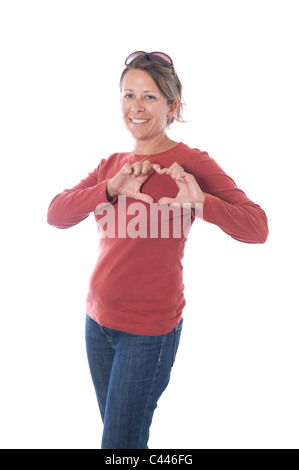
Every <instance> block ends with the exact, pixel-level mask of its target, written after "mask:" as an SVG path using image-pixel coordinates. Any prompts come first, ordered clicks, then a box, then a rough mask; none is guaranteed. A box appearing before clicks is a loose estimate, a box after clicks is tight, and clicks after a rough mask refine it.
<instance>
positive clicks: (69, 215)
mask: <svg viewBox="0 0 299 470" xmlns="http://www.w3.org/2000/svg"><path fill="white" fill-rule="evenodd" d="M105 162H106V159H102V161H101V163H100V165H99V166H98V167H97V168H96V169H95V170H94V171H92V172H91V173H89V174H88V176H87V178H85V179H83V180H81V182H80V183H79V184H77V185H76V186H74V187H73V188H72V189H65V190H64V191H63V192H62V193H60V194H58V195H57V196H55V197H54V199H53V200H52V201H51V203H50V206H49V208H48V216H47V221H48V224H50V225H53V226H54V227H56V228H61V229H63V228H69V227H73V226H74V225H76V224H78V223H79V222H81V221H82V220H84V219H86V218H87V217H88V216H89V214H90V213H91V212H94V210H95V209H96V206H97V205H98V204H100V203H103V202H107V204H108V203H113V202H115V201H116V198H114V199H113V200H108V199H107V193H106V186H107V181H108V178H105V179H103V180H101V181H100V182H98V180H99V179H100V178H99V174H100V171H101V167H102V166H103V165H104V164H105Z"/></svg>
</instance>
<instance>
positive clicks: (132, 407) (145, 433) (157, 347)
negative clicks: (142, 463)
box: [85, 315, 183, 449]
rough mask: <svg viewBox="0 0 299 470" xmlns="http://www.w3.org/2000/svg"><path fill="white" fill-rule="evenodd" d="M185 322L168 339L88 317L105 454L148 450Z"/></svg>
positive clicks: (88, 343) (89, 354)
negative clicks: (139, 332) (103, 324)
mask: <svg viewBox="0 0 299 470" xmlns="http://www.w3.org/2000/svg"><path fill="white" fill-rule="evenodd" d="M182 323H183V319H182V320H181V321H180V323H179V325H178V326H177V327H176V328H174V330H172V331H171V332H170V333H168V334H165V335H161V336H143V335H133V334H130V333H124V332H122V331H118V330H113V329H111V328H105V327H102V326H100V325H99V324H98V323H97V322H95V321H94V320H92V319H91V318H90V317H89V316H88V315H86V329H85V339H86V349H87V357H88V362H89V367H90V372H91V376H92V380H93V384H94V387H95V391H96V396H97V400H98V404H99V408H100V413H101V417H102V420H103V423H104V429H103V436H102V449H147V448H148V446H147V443H148V439H149V429H150V425H151V422H152V417H153V414H154V411H155V409H156V407H157V402H158V399H159V398H160V396H161V395H162V393H163V391H164V390H165V389H166V387H167V385H168V382H169V379H170V373H171V369H172V366H173V363H174V360H175V357H176V353H177V349H178V346H179V341H180V336H181V330H182Z"/></svg>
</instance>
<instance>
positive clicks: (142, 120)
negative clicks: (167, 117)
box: [129, 118, 149, 124]
mask: <svg viewBox="0 0 299 470" xmlns="http://www.w3.org/2000/svg"><path fill="white" fill-rule="evenodd" d="M129 119H130V121H132V123H133V124H144V123H145V122H148V121H149V119H133V118H129Z"/></svg>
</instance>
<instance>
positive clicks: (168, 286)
mask: <svg viewBox="0 0 299 470" xmlns="http://www.w3.org/2000/svg"><path fill="white" fill-rule="evenodd" d="M125 65H126V67H125V69H124V71H123V73H122V75H121V79H120V89H121V108H122V115H123V120H124V123H125V125H126V127H127V129H128V130H129V132H130V133H131V135H132V137H133V139H134V151H131V152H125V153H115V154H113V155H111V156H110V157H109V158H107V159H103V160H102V161H101V162H100V164H99V166H98V167H97V168H96V169H95V170H94V171H92V172H91V173H89V175H88V176H87V178H85V179H83V180H82V181H81V182H80V183H79V184H78V185H77V186H75V187H74V188H72V189H67V190H65V191H63V192H62V193H61V194H59V195H57V196H56V197H55V198H54V199H53V201H52V202H51V204H50V207H49V210H48V223H49V224H51V225H54V226H56V227H58V228H68V227H72V226H73V225H75V224H77V223H79V222H81V221H82V220H84V219H85V218H86V217H88V215H89V214H90V213H91V212H94V214H95V219H96V221H97V224H98V227H99V230H100V234H101V239H100V251H99V257H98V260H97V263H96V266H95V269H94V272H93V274H92V276H91V280H90V286H89V292H88V296H87V315H86V347H87V355H88V360H89V366H90V371H91V376H92V379H93V383H94V387H95V391H96V395H97V400H98V404H99V408H100V412H101V417H102V420H103V423H104V428H103V436H102V449H123V448H135V449H137V448H147V446H148V438H149V429H150V425H151V421H152V417H153V413H154V410H155V408H156V406H157V402H158V399H159V397H160V396H161V394H162V393H163V391H164V390H165V388H166V387H167V384H168V382H169V378H170V373H171V369H172V366H173V363H174V360H175V356H176V353H177V349H178V345H179V341H180V334H181V330H182V321H183V320H182V311H183V308H184V305H185V299H184V293H183V291H184V285H183V279H182V263H181V261H182V258H183V253H184V246H185V242H186V238H187V234H186V232H185V231H181V232H180V233H179V235H178V234H177V233H174V230H175V225H176V228H177V227H178V224H177V221H178V220H179V225H180V226H182V227H183V228H185V226H186V225H188V223H187V222H189V225H190V226H191V224H192V223H193V222H194V220H195V217H196V216H200V217H201V218H203V220H205V221H207V222H210V223H212V224H216V225H218V226H219V227H220V228H221V229H222V230H223V231H224V232H225V233H227V234H228V235H230V236H231V237H233V238H235V239H236V240H238V241H241V242H245V243H264V242H265V241H266V239H267V236H268V227H267V218H266V215H265V213H264V211H263V210H262V209H261V207H260V206H258V205H257V204H255V203H253V202H252V201H250V200H249V199H248V198H247V196H246V195H245V194H244V192H243V191H241V190H240V189H238V188H237V186H236V185H235V183H234V181H233V180H232V179H231V178H230V177H229V176H227V175H226V174H225V173H224V171H223V170H222V169H221V168H220V167H219V166H218V165H217V163H216V162H215V161H214V160H213V159H212V158H210V157H209V155H208V154H207V153H206V152H202V151H200V150H198V149H191V148H189V147H188V146H187V145H185V144H183V143H182V142H175V141H173V140H171V139H169V138H168V137H167V134H166V129H167V128H168V127H169V126H170V125H171V124H172V122H173V121H174V120H177V121H182V96H181V91H182V86H181V83H180V80H179V78H178V76H177V74H176V72H175V70H174V67H173V63H172V60H171V58H170V57H169V56H167V55H166V54H164V53H161V52H155V53H145V52H140V51H138V52H135V53H133V54H130V56H129V57H128V58H127V59H126V62H125ZM188 207H189V212H188ZM198 208H202V210H198ZM154 209H155V210H154ZM136 213H137V215H136ZM186 213H187V216H186ZM157 214H158V215H157ZM165 224H167V225H168V230H166V231H165V232H163V233H162V230H164V228H165ZM189 228H190V227H189ZM165 233H166V235H165Z"/></svg>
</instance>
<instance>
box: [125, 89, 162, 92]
mask: <svg viewBox="0 0 299 470" xmlns="http://www.w3.org/2000/svg"><path fill="white" fill-rule="evenodd" d="M124 91H134V90H132V88H125V89H124ZM144 93H158V91H154V90H144Z"/></svg>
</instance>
